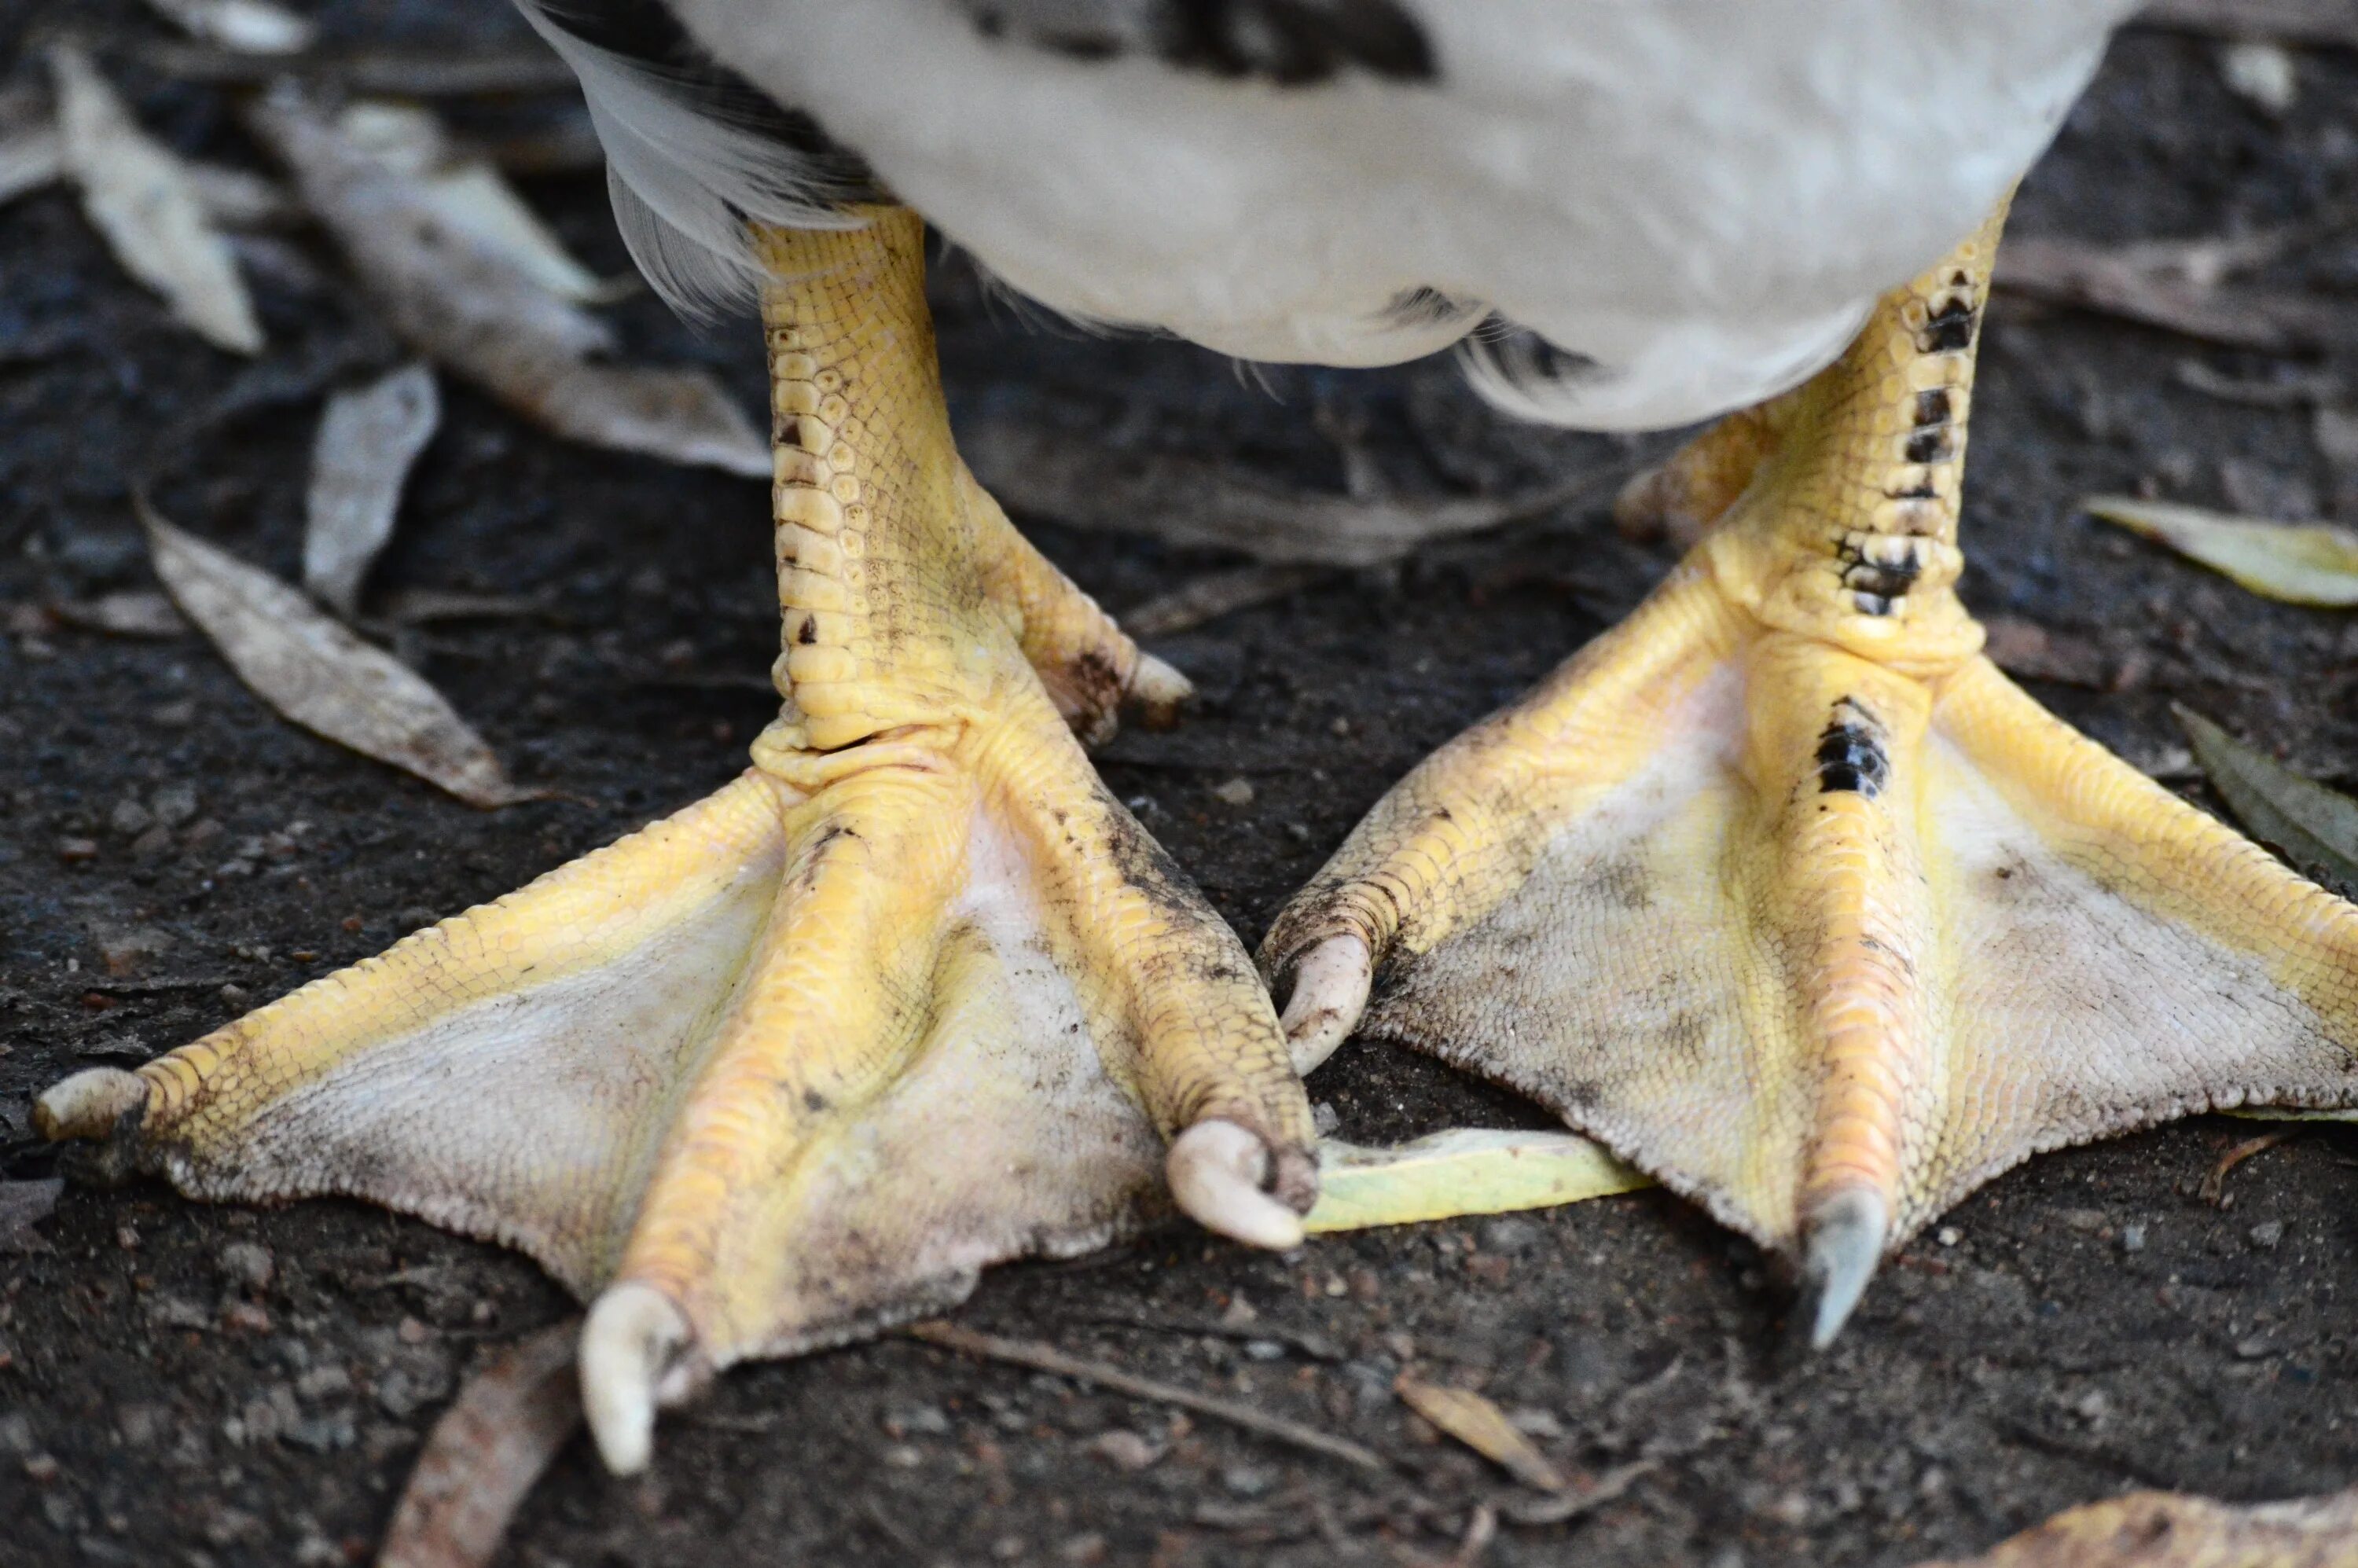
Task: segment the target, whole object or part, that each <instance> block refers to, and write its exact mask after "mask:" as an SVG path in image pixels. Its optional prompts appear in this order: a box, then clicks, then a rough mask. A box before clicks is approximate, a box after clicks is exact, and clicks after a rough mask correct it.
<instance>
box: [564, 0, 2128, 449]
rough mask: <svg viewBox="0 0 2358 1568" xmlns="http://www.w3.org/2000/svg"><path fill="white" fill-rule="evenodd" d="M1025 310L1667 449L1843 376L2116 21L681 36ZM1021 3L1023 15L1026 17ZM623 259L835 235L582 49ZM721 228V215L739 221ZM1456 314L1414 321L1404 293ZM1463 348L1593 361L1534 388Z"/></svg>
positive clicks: (716, 13) (1800, 12)
mask: <svg viewBox="0 0 2358 1568" xmlns="http://www.w3.org/2000/svg"><path fill="white" fill-rule="evenodd" d="M666 3H667V4H668V5H669V6H670V8H671V9H672V10H673V11H674V12H675V13H676V15H677V16H678V17H679V19H680V20H681V21H682V22H683V23H684V24H685V25H686V27H687V29H688V30H689V32H690V33H691V34H692V35H694V37H695V38H697V39H698V40H699V41H700V42H701V43H702V45H703V46H704V47H705V48H706V49H708V50H710V51H711V53H712V55H713V56H714V58H715V59H717V60H719V61H720V62H722V63H723V64H725V65H726V66H727V67H728V69H730V70H732V71H735V72H737V73H739V74H741V75H742V76H744V77H746V78H748V79H749V80H750V81H752V82H753V83H754V84H755V85H757V86H758V87H759V88H761V89H762V90H763V92H767V93H768V94H770V95H772V96H773V97H774V98H775V99H776V100H777V101H778V102H779V103H784V104H786V105H789V106H791V107H793V108H795V109H797V110H800V111H802V112H804V113H806V114H809V115H811V116H812V117H814V118H815V119H816V120H817V123H818V124H820V125H821V126H822V127H824V129H825V130H826V132H827V135H829V136H830V137H832V138H834V139H835V140H837V141H838V142H839V143H841V144H843V145H844V146H848V147H849V148H851V149H853V150H854V151H856V152H857V153H858V154H859V155H860V157H862V158H864V159H865V160H866V162H867V163H868V165H869V167H870V168H872V169H873V170H874V171H875V173H876V175H877V176H878V177H879V178H880V179H881V180H882V183H883V184H884V185H885V186H886V187H888V188H889V189H890V190H891V191H892V193H893V195H894V196H895V197H896V198H898V199H899V200H904V201H906V202H908V203H909V204H911V205H912V206H914V207H915V208H917V209H918V210H919V211H922V212H923V213H924V214H925V216H926V218H927V219H928V220H929V221H930V222H932V223H934V224H935V225H936V227H937V228H938V229H939V230H941V231H942V232H944V233H945V234H946V235H947V236H948V237H949V238H950V239H952V240H953V241H955V242H956V243H958V244H959V245H961V246H963V247H964V248H965V249H967V250H968V252H970V253H971V254H973V255H975V256H976V257H977V258H979V260H980V261H981V262H982V264H983V265H986V266H988V267H989V268H990V269H991V270H992V271H993V272H995V273H996V274H997V275H998V276H1000V277H1001V278H1002V279H1003V280H1005V281H1006V282H1007V283H1008V284H1010V285H1011V286H1012V287H1015V288H1016V289H1018V290H1020V291H1022V293H1024V294H1027V295H1029V296H1031V297H1033V298H1036V299H1038V300H1040V301H1041V302H1043V303H1044V304H1046V305H1048V306H1050V307H1052V308H1055V309H1057V310H1059V311H1062V312H1065V313H1066V314H1069V315H1071V316H1074V317H1076V318H1079V319H1086V320H1090V321H1096V322H1103V323H1111V324H1120V325H1127V326H1140V327H1152V328H1161V329H1163V330H1169V331H1171V332H1174V333H1176V334H1178V335H1180V336H1182V337H1184V338H1188V339H1191V340H1193V341H1196V342H1198V343H1202V344H1204V345H1206V346H1207V347H1210V348H1213V349H1216V350H1219V351H1224V352H1227V353H1231V354H1236V355H1238V356H1241V357H1243V358H1247V359H1254V360H1271V361H1310V362H1322V363H1328V364H1376V363H1386V362H1396V361H1399V360H1403V359H1409V358H1413V357H1416V356H1418V355H1421V354H1425V353H1430V352H1432V351H1435V350H1438V349H1441V348H1444V347H1446V346H1448V345H1449V344H1450V343H1452V342H1454V341H1459V340H1461V339H1466V340H1467V343H1466V346H1467V348H1468V350H1469V353H1470V358H1471V360H1472V362H1473V370H1474V375H1475V380H1476V384H1477V385H1479V386H1480V387H1481V388H1482V390H1483V391H1484V392H1485V393H1486V394H1487V395H1489V396H1490V397H1492V398H1493V399H1494V400H1496V401H1497V402H1498V403H1499V404H1501V405H1502V406H1506V407H1508V408H1509V409H1511V410H1513V411H1515V412H1517V413H1520V414H1522V415H1525V416H1529V417H1531V418H1535V419H1541V420H1545V421H1549V422H1552V423H1559V424H1566V425H1576V426H1582V427H1591V428H1641V427H1661V426H1668V425H1675V424H1682V423H1685V422H1688V421H1691V420H1694V419H1699V418H1702V417H1704V416H1709V415H1712V414H1715V413H1719V412H1722V411H1724V410H1726V409H1729V408H1733V407H1737V406H1744V405H1747V404H1750V403H1755V402H1758V401H1759V400H1760V399H1762V398H1764V397H1767V396H1768V395H1773V394H1775V393H1777V392H1779V391H1781V390H1783V389H1785V388H1786V387H1788V386H1790V385H1793V384H1796V383H1798V382H1799V381H1801V380H1802V379H1804V378H1805V377H1807V376H1808V375H1810V374H1811V373H1813V372H1815V371H1816V370H1818V369H1819V368H1821V367H1822V366H1823V365H1824V364H1826V363H1827V362H1830V361H1831V360H1832V359H1833V357H1834V356H1835V355H1836V354H1837V353H1838V352H1839V351H1841V350H1842V348H1843V347H1844V344H1845V343H1847V341H1849V339H1850V337H1851V336H1852V334H1853V333H1854V332H1855V330H1856V328H1857V326H1858V324H1859V322H1860V320H1861V319H1863V317H1864V315H1865V313H1866V309H1867V308H1868V306H1869V305H1870V304H1871V303H1872V302H1873V300H1874V299H1875V297H1877V295H1879V294H1880V293H1882V292H1883V291H1884V290H1885V289H1887V288H1888V287H1893V286H1894V285H1896V284H1897V283H1898V282H1900V281H1902V280H1904V279H1905V278H1907V277H1909V276H1913V275H1914V274H1916V273H1917V272H1919V271H1920V270H1921V269H1922V268H1923V267H1925V266H1927V265H1931V262H1932V261H1933V260H1935V259H1936V258H1937V257H1939V256H1940V255H1941V254H1942V253H1943V252H1944V251H1946V250H1947V249H1948V248H1949V247H1950V246H1951V245H1952V244H1953V243H1955V242H1956V241H1957V240H1958V239H1959V238H1961V237H1962V236H1963V234H1964V233H1965V232H1968V231H1969V230H1971V229H1972V228H1973V226H1974V224H1975V223H1977V222H1980V220H1981V219H1982V218H1983V217H1984V216H1985V215H1986V213H1987V212H1988V211H1990V209H1991V208H1992V207H1994V206H1995V205H1996V203H1997V201H1998V200H1999V199H2000V198H2001V197H2002V196H2003V195H2004V193H2005V192H2006V189H2008V187H2009V186H2010V185H2011V184H2012V183H2013V181H2015V180H2016V179H2017V178H2019V177H2020V175H2021V173H2022V171H2023V170H2024V169H2026V168H2028V166H2029V165H2030V163H2031V162H2032V160H2033V159H2034V158H2036V157H2038V155H2039V152H2040V151H2041V150H2042V149H2043V148H2044V147H2045V146H2046V145H2047V142H2048V140H2049V139H2050V137H2051V136H2052V135H2053V134H2054V132H2055V130H2056V128H2057V126H2058V125H2059V124H2061V120H2062V117H2063V115H2064V114H2065V112H2066V111H2067V110H2068V109H2069V107H2070V105H2071V101H2072V99H2073V98H2074V97H2075V96H2076V94H2077V93H2078V92H2079V91H2080V89H2081V88H2082V86H2083V85H2084V84H2085V82H2086V81H2087V78H2088V76H2089V74H2090V73H2091V72H2092V71H2093V69H2094V67H2095V64H2096V61H2097V59H2098V57H2099V55H2100V53H2101V52H2102V49H2103V47H2104V39H2105V38H2106V36H2107V34H2108V32H2109V30H2110V28H2111V27H2114V26H2115V25H2116V24H2117V23H2118V22H2119V21H2121V20H2122V19H2123V18H2124V17H2125V15H2126V14H2127V13H2128V12H2129V11H2130V10H2132V9H2134V4H2133V0H2040V3H2039V4H2037V5H2006V4H2001V3H1999V0H1754V3H1751V4H1743V3H1737V0H1587V3H1578V0H1455V3H1446V4H1444V3H1443V0H1413V3H1412V4H1407V5H1402V6H1401V10H1402V11H1403V12H1404V13H1406V14H1407V15H1410V16H1413V17H1414V19H1415V21H1416V22H1417V24H1418V25H1419V26H1421V27H1422V29H1423V30H1424V32H1425V34H1426V38H1427V40H1428V42H1429V46H1430V49H1431V51H1432V54H1433V60H1434V63H1435V66H1436V71H1435V74H1434V77H1433V80H1431V81H1402V80H1396V79H1393V78H1390V77H1387V76H1383V75H1380V74H1379V73H1376V72H1369V71H1352V70H1344V71H1341V72H1339V73H1337V74H1336V75H1335V76H1334V77H1332V78H1331V79H1330V80H1326V81H1319V82H1315V83H1313V84H1308V85H1303V84H1290V85H1281V84H1278V83H1276V82H1273V81H1267V80H1257V79H1250V78H1246V79H1237V78H1229V77H1223V76H1220V75H1217V74H1213V73H1208V72H1205V71H1202V70H1186V69H1181V68H1177V67H1174V66H1173V65H1171V64H1169V63H1167V62H1165V61H1164V60H1163V59H1157V58H1154V57H1153V56H1152V55H1151V54H1149V53H1146V52H1142V51H1141V52H1132V53H1127V54H1122V55H1120V56H1119V57H1117V58H1110V59H1080V58H1071V57H1070V56H1067V55H1065V54H1060V53H1058V52H1056V51H1055V50H1053V49H1041V48H1037V47H1033V45H1032V44H1031V43H1029V42H1028V41H1026V40H1024V39H1022V38H1007V37H1003V36H993V35H992V33H991V31H990V29H986V28H983V27H978V26H977V24H976V16H975V14H974V12H973V10H972V8H971V7H970V5H967V4H962V3H960V0H859V3H858V4H844V3H842V0H666ZM1035 3H1036V0H1035ZM567 52H568V59H572V61H573V63H574V64H575V65H576V67H577V68H578V69H579V70H581V72H582V76H583V81H584V84H585V86H586V87H587V89H588V91H589V92H590V102H591V104H592V107H593V112H594V113H595V114H596V115H597V118H598V124H599V128H600V134H601V135H603V136H604V137H605V138H606V143H607V146H608V148H609V151H610V153H611V155H612V168H613V171H614V177H615V184H616V199H617V205H618V208H619V209H620V210H621V211H622V218H623V226H624V230H625V232H626V233H627V234H628V235H629V236H630V237H631V239H632V242H633V250H634V252H635V253H636V254H638V256H639V257H640V259H641V261H642V262H643V263H644V264H646V265H648V266H649V270H650V272H651V273H652V274H653V275H654V276H656V277H657V279H658V281H659V282H661V283H663V284H665V287H666V288H667V291H668V292H671V293H673V294H675V295H676V296H679V295H684V296H687V297H690V298H695V297H703V296H708V295H710V294H711V293H713V292H714V291H715V289H716V288H717V287H720V286H721V285H723V284H724V283H725V282H726V280H728V279H729V278H730V276H731V274H732V271H736V272H741V270H742V266H743V263H742V262H741V261H738V262H735V263H733V264H732V262H731V261H730V257H732V256H734V257H741V256H742V255H743V252H742V249H741V240H740V239H739V238H738V225H737V223H736V219H735V215H734V214H735V212H742V213H744V214H746V215H749V216H752V217H754V218H758V219H762V220H764V221H768V222H786V223H795V222H815V221H816V222H830V221H838V220H834V219H833V218H832V217H831V210H830V209H829V208H827V205H826V204H825V201H824V200H823V197H824V193H823V192H818V191H815V190H813V189H811V187H810V184H809V182H808V180H807V178H806V177H805V171H803V170H802V169H801V168H798V167H797V159H796V157H795V154H793V153H792V152H791V151H789V150H786V149H783V148H780V147H778V146H774V145H767V144H763V142H761V141H760V140H759V139H758V138H757V137H754V136H752V135H750V134H748V133H746V132H745V131H744V130H743V129H742V128H741V127H732V126H730V125H728V124H724V123H720V122H718V121H715V120H713V119H711V118H709V117H703V118H699V117H698V116H697V115H696V114H694V113H692V112H691V111H689V110H687V109H685V108H682V107H679V106H677V105H676V103H666V102H665V97H664V95H663V94H662V92H660V91H655V90H654V89H653V84H652V83H651V81H650V80H649V78H648V77H647V76H645V75H644V73H640V72H638V71H637V70H636V68H633V67H632V66H631V65H629V64H628V63H627V62H624V61H622V60H621V59H619V58H618V57H612V56H607V57H605V58H603V59H598V58H590V57H591V56H593V55H595V54H596V51H592V50H589V49H586V47H585V46H582V45H580V44H579V43H578V42H575V43H573V44H571V46H570V47H569V48H568V51H567ZM732 209H734V211H733V212H732ZM1420 290H1423V291H1429V293H1428V294H1426V295H1424V296H1422V297H1426V298H1430V297H1432V296H1433V295H1438V296H1441V297H1444V298H1445V299H1446V300H1447V301H1448V302H1450V304H1451V305H1452V306H1454V307H1455V308H1449V309H1441V310H1432V309H1427V310H1404V309H1401V308H1399V305H1400V302H1401V300H1403V299H1404V298H1407V297H1412V296H1415V295H1416V294H1417V291H1420ZM1486 318H1488V319H1496V320H1498V321H1502V322H1504V323H1508V324H1511V325H1512V326H1513V327H1515V328H1519V329H1523V330H1526V331H1528V332H1530V333H1533V334H1536V335H1537V336H1538V337H1539V338H1541V339H1543V340H1545V341H1547V342H1548V343H1550V344H1552V345H1554V346H1556V347H1557V348H1559V349H1561V350H1563V351H1568V352H1569V353H1571V354H1573V355H1575V356H1578V360H1579V361H1580V362H1585V363H1579V364H1578V365H1577V368H1575V369H1574V370H1573V371H1571V372H1569V373H1567V372H1564V371H1563V370H1561V369H1557V370H1554V371H1552V372H1550V371H1542V370H1541V369H1539V368H1538V367H1537V365H1536V363H1535V362H1534V361H1533V360H1532V358H1531V356H1528V355H1519V354H1517V353H1515V352H1513V351H1512V344H1513V341H1514V340H1512V339H1511V338H1510V339H1509V340H1508V341H1507V345H1508V346H1507V347H1506V348H1505V349H1503V350H1502V349H1501V348H1500V347H1499V346H1498V345H1496V344H1494V343H1493V342H1491V341H1489V340H1490V337H1491V335H1490V334H1484V335H1482V336H1480V337H1476V338H1472V339H1468V337H1467V335H1468V333H1469V332H1470V331H1471V330H1472V329H1473V328H1474V327H1475V325H1476V323H1477V322H1479V321H1481V320H1483V319H1486Z"/></svg>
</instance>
